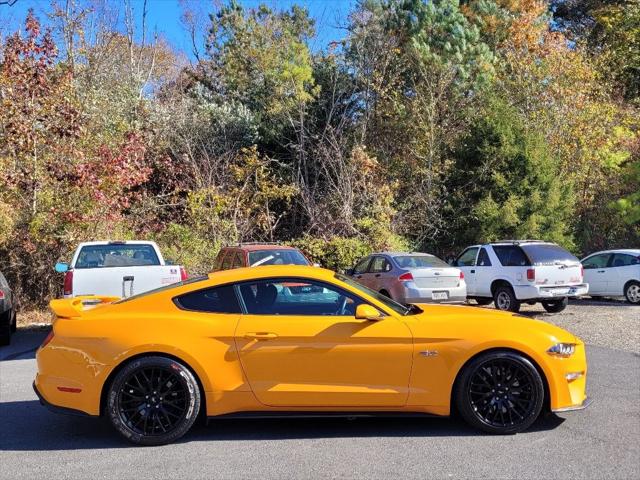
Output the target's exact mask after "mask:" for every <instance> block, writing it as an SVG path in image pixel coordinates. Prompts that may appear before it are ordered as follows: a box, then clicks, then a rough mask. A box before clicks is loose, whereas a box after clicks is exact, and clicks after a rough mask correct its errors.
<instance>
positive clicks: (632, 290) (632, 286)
mask: <svg viewBox="0 0 640 480" xmlns="http://www.w3.org/2000/svg"><path fill="white" fill-rule="evenodd" d="M624 296H625V297H626V299H627V302H629V303H633V304H639V303H640V283H639V282H629V283H628V284H627V285H626V287H625V288H624Z"/></svg>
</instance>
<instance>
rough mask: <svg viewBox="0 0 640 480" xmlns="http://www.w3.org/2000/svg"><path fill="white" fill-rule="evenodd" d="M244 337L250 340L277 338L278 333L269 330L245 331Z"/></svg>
mask: <svg viewBox="0 0 640 480" xmlns="http://www.w3.org/2000/svg"><path fill="white" fill-rule="evenodd" d="M244 338H248V339H251V340H271V339H273V338H278V334H277V333H271V332H255V333H245V334H244Z"/></svg>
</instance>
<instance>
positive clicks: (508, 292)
mask: <svg viewBox="0 0 640 480" xmlns="http://www.w3.org/2000/svg"><path fill="white" fill-rule="evenodd" d="M493 303H494V305H495V306H496V308H497V309H498V310H504V311H507V312H519V311H520V302H519V301H518V299H517V298H516V295H515V293H513V289H512V288H511V287H498V288H497V289H496V291H495V293H494V294H493Z"/></svg>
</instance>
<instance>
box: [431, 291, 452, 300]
mask: <svg viewBox="0 0 640 480" xmlns="http://www.w3.org/2000/svg"><path fill="white" fill-rule="evenodd" d="M431 299H432V300H449V292H431Z"/></svg>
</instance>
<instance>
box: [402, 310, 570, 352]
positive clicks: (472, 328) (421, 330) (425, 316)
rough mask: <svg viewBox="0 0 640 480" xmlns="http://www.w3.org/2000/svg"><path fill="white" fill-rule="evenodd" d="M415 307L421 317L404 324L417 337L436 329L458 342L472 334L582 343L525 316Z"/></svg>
mask: <svg viewBox="0 0 640 480" xmlns="http://www.w3.org/2000/svg"><path fill="white" fill-rule="evenodd" d="M418 306H419V307H420V308H421V309H422V313H418V314H416V315H411V317H412V318H413V321H409V322H408V323H409V326H410V328H412V330H414V333H416V334H419V335H424V334H427V335H428V332H430V331H433V329H434V328H437V329H438V331H440V332H441V333H442V334H444V335H445V336H449V335H450V336H453V337H459V338H460V337H466V336H468V335H470V334H473V335H474V336H478V337H493V338H496V339H498V338H503V337H511V338H519V339H522V340H526V339H527V338H528V337H530V336H533V335H544V336H547V337H549V338H550V340H552V341H556V342H571V343H582V342H581V341H580V339H579V338H578V337H576V336H575V335H573V334H572V333H571V332H568V331H566V330H564V329H562V328H560V327H558V326H556V325H553V324H551V323H548V322H545V321H544V320H539V319H536V318H532V317H529V316H526V315H521V314H517V313H511V312H501V311H498V310H494V309H489V308H479V307H471V306H463V305H437V304H419V305H418ZM406 318H410V317H409V316H408V317H406ZM412 323H413V324H414V326H412V325H411V324H412Z"/></svg>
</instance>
